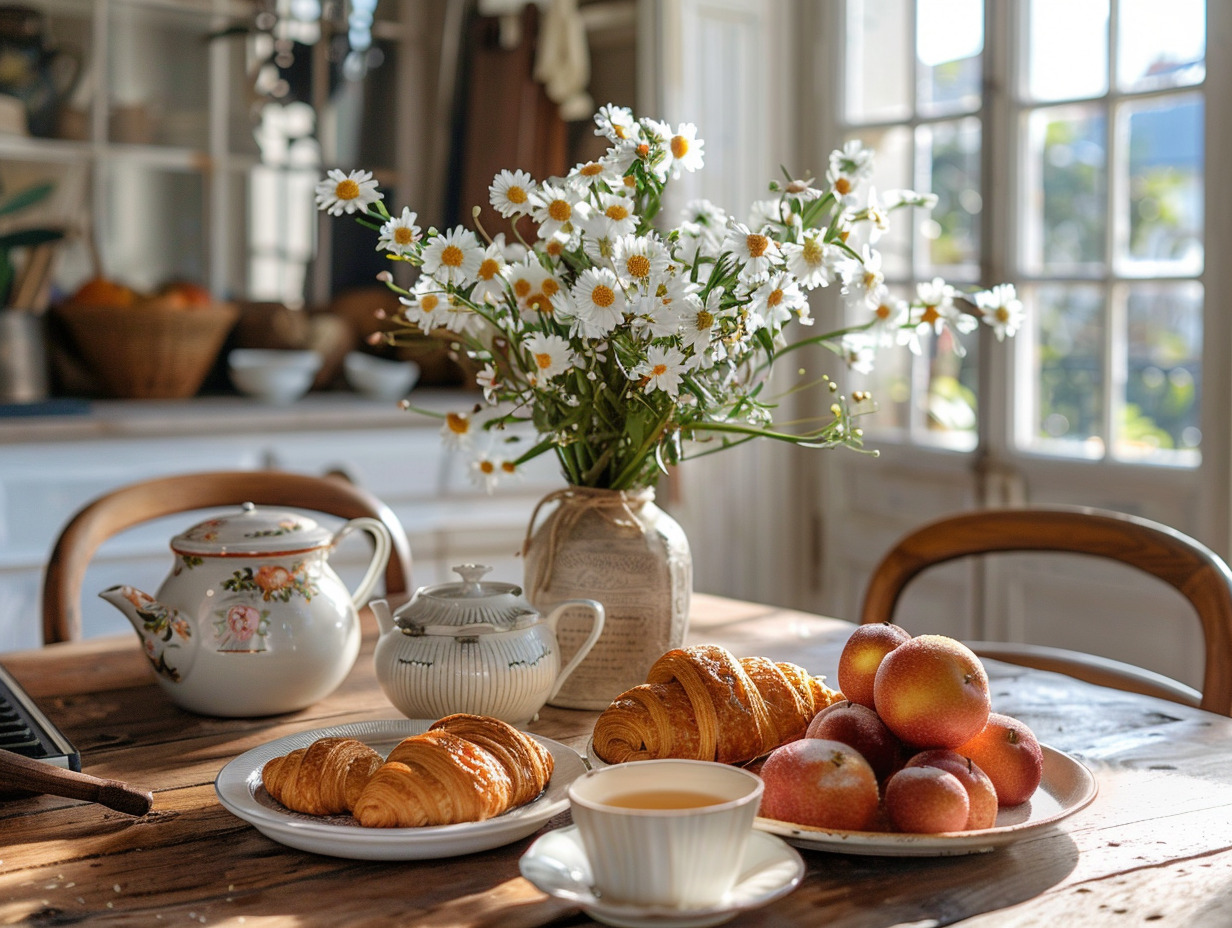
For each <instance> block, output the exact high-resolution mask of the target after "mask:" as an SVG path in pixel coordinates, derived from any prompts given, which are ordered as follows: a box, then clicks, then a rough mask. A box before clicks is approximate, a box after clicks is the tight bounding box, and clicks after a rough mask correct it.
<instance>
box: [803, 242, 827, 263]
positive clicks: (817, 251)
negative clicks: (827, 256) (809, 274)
mask: <svg viewBox="0 0 1232 928" xmlns="http://www.w3.org/2000/svg"><path fill="white" fill-rule="evenodd" d="M800 253H801V255H803V256H804V261H805V263H806V264H808V265H809V266H811V267H816V266H817V265H818V264H821V256H822V249H821V242H819V241H817V239H815V238H806V239H805V240H804V248H803V249H802V250H801V252H800Z"/></svg>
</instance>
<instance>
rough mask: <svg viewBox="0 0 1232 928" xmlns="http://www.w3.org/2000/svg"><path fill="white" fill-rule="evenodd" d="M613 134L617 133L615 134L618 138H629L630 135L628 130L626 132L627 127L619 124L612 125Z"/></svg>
mask: <svg viewBox="0 0 1232 928" xmlns="http://www.w3.org/2000/svg"><path fill="white" fill-rule="evenodd" d="M612 134H613V135H615V136H616V138H618V139H627V138H628V137H629V134H628V133H627V132H625V127H624V126H617V125H613V126H612Z"/></svg>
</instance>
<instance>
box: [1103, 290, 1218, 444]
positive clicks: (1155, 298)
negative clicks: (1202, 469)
mask: <svg viewBox="0 0 1232 928" xmlns="http://www.w3.org/2000/svg"><path fill="white" fill-rule="evenodd" d="M1126 314H1127V318H1128V322H1129V338H1128V345H1127V352H1128V373H1127V378H1126V384H1125V405H1124V411H1123V412H1122V415H1121V417H1120V420H1121V421H1120V423H1119V432H1118V435H1117V443H1116V454H1117V456H1118V457H1121V458H1140V457H1144V456H1154V457H1158V456H1159V454H1160V452H1165V453H1166V452H1184V451H1193V450H1194V449H1196V448H1197V447H1198V444H1199V442H1200V440H1201V437H1202V433H1201V429H1200V425H1199V422H1198V410H1199V399H1200V390H1199V387H1200V385H1201V382H1202V286H1201V285H1200V284H1198V283H1194V282H1189V283H1180V284H1158V285H1153V284H1135V285H1133V287H1132V289H1131V290H1130V291H1129V295H1128V300H1127V305H1126Z"/></svg>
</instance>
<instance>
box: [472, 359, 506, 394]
mask: <svg viewBox="0 0 1232 928" xmlns="http://www.w3.org/2000/svg"><path fill="white" fill-rule="evenodd" d="M475 384H476V385H477V386H478V387H479V388H480V389H481V390H483V398H484V399H485V400H487V401H488V402H489V403H495V402H496V391H497V389H498V388H499V387H500V380H499V378H498V375H497V373H496V368H494V367H493V366H492V365H491V364H485V365H484V366H483V367H482V368H481V369H480V370H479V373H477V374H476V375H475Z"/></svg>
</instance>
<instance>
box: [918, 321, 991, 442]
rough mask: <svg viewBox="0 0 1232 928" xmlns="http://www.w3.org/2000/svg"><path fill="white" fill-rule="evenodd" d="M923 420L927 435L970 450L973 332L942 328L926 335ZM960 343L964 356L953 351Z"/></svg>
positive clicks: (973, 434)
mask: <svg viewBox="0 0 1232 928" xmlns="http://www.w3.org/2000/svg"><path fill="white" fill-rule="evenodd" d="M929 341H930V342H931V345H930V346H929V348H930V364H929V374H930V377H929V382H928V393H927V395H928V409H927V420H926V421H927V423H928V430H929V433H930V435H931V436H932V437H933V438H936V439H940V440H942V441H943V442H944V444H945V445H946V446H947V447H951V448H958V449H970V448H974V447H975V439H976V418H975V417H976V401H975V391H976V377H977V371H978V363H979V338H978V335H977V333H976V332H968V333H967V334H965V335H960V334H958V333H956V332H955V331H954V330H953V329H949V328H947V329H945V330H944V331H943V332H942V333H941V334H940V335H939V336H936V337H935V338H930V339H929ZM956 341H958V342H960V343H961V346H962V349H963V350H965V352H966V354H965V355H964V356H961V357H960V356H959V354H958V352H957V351H955V342H956Z"/></svg>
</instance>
